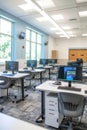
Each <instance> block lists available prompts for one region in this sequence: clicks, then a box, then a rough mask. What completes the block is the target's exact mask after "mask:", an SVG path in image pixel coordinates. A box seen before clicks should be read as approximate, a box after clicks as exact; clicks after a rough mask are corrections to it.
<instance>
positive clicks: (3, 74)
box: [0, 72, 29, 79]
mask: <svg viewBox="0 0 87 130" xmlns="http://www.w3.org/2000/svg"><path fill="white" fill-rule="evenodd" d="M9 74H10V73H8V75H7V73H6V74H5V73H2V72H0V76H5V77H9V78H13V79H16V78H17V79H18V78H23V77H26V76H28V75H29V74H28V73H16V74H14V75H9Z"/></svg>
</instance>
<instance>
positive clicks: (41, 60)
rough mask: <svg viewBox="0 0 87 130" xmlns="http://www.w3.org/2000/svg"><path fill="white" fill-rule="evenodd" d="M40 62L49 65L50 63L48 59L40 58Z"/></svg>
mask: <svg viewBox="0 0 87 130" xmlns="http://www.w3.org/2000/svg"><path fill="white" fill-rule="evenodd" d="M39 63H40V64H42V65H47V64H48V59H40V62H39Z"/></svg>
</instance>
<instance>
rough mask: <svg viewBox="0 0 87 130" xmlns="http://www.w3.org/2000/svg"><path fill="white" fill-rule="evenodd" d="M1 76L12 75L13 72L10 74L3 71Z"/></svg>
mask: <svg viewBox="0 0 87 130" xmlns="http://www.w3.org/2000/svg"><path fill="white" fill-rule="evenodd" d="M2 76H14V74H10V73H3V74H2Z"/></svg>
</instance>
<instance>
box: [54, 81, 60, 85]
mask: <svg viewBox="0 0 87 130" xmlns="http://www.w3.org/2000/svg"><path fill="white" fill-rule="evenodd" d="M53 84H55V85H61V82H60V81H56V82H54V83H53Z"/></svg>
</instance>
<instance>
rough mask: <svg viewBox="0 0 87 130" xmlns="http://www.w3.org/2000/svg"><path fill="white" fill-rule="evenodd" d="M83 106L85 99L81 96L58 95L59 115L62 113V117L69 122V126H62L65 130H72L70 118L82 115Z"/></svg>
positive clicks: (70, 94) (61, 93) (62, 93)
mask: <svg viewBox="0 0 87 130" xmlns="http://www.w3.org/2000/svg"><path fill="white" fill-rule="evenodd" d="M84 105H85V98H84V96H82V95H77V94H72V93H64V92H59V93H58V108H59V113H62V114H63V116H64V117H66V118H68V120H69V125H68V126H64V127H66V128H67V130H73V125H72V118H75V117H79V116H82V115H83V109H84ZM61 126H62V125H61ZM61 126H60V128H61Z"/></svg>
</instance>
